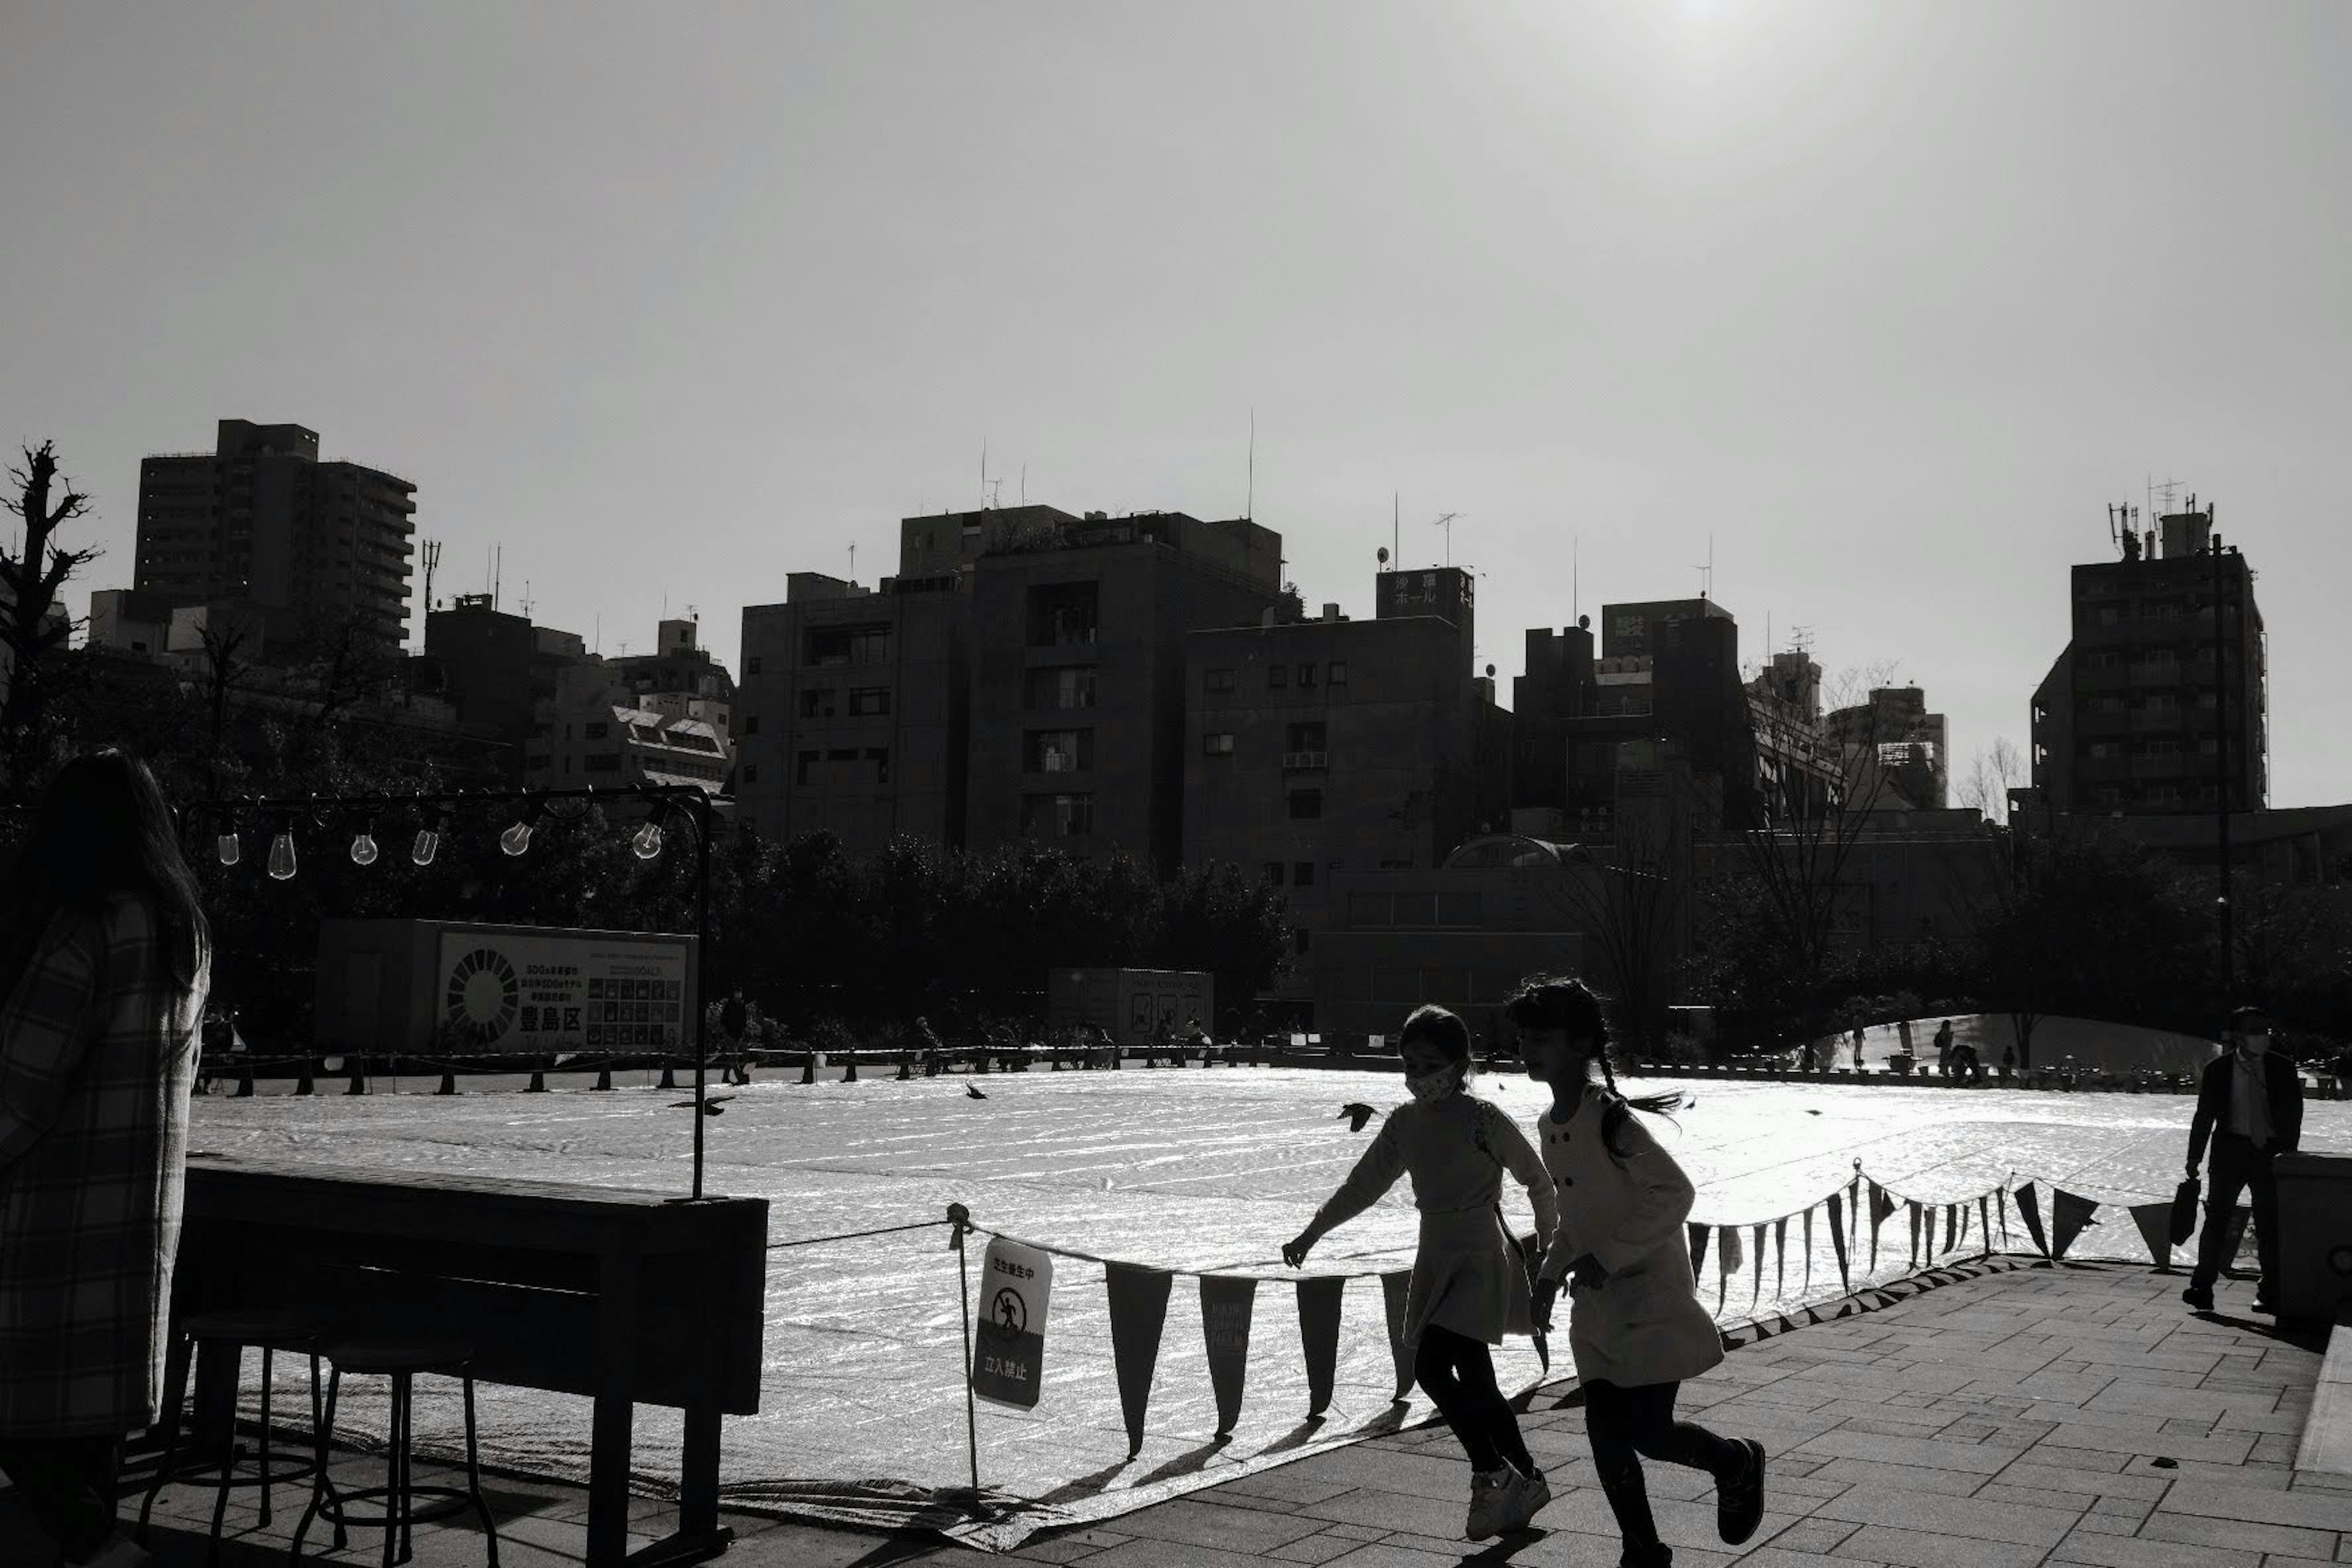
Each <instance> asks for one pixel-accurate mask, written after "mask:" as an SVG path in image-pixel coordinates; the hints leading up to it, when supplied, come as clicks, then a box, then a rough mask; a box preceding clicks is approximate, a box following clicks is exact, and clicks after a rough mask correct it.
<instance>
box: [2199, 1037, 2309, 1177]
mask: <svg viewBox="0 0 2352 1568" xmlns="http://www.w3.org/2000/svg"><path fill="white" fill-rule="evenodd" d="M2237 1058H2238V1053H2237V1051H2236V1050H2235V1049H2231V1050H2227V1051H2224V1052H2222V1053H2221V1055H2220V1056H2218V1057H2216V1058H2213V1059H2212V1060H2211V1061H2210V1062H2208V1063H2206V1064H2205V1077H2204V1079H2203V1080H2202V1081H2201V1082H2200V1084H2199V1085H2198V1088H2197V1115H2196V1117H2195V1119H2194V1120H2192V1121H2190V1122H2189V1164H2191V1165H2195V1164H2198V1163H2200V1162H2202V1161H2203V1160H2204V1158H2205V1143H2206V1141H2207V1140H2208V1139H2210V1137H2211V1136H2212V1135H2213V1133H2214V1132H2215V1131H2217V1130H2219V1131H2228V1130H2229V1126H2230V1098H2231V1087H2232V1086H2233V1085H2234V1084H2235V1083H2236V1082H2237V1079H2238V1060H2237ZM2263 1088H2264V1089H2266V1090H2268V1091H2269V1094H2270V1113H2271V1132H2272V1138H2271V1144H2270V1148H2271V1152H2273V1153H2281V1152H2285V1151H2287V1150H2290V1149H2294V1148H2296V1147H2298V1146H2299V1145H2300V1144H2301V1143H2302V1142H2303V1079H2300V1078H2298V1077H2296V1076H2295V1070H2294V1061H2293V1060H2292V1059H2291V1058H2287V1057H2285V1056H2284V1055H2282V1054H2280V1052H2279V1050H2278V1047H2275V1046H2273V1047H2272V1048H2271V1049H2270V1050H2269V1052H2267V1053H2266V1054H2265V1055H2264V1056H2263Z"/></svg>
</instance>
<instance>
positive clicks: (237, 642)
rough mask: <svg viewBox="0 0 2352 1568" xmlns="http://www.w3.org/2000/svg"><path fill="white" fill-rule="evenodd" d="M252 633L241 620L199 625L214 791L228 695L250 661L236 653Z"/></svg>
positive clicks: (208, 764) (217, 778) (198, 633)
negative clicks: (223, 623)
mask: <svg viewBox="0 0 2352 1568" xmlns="http://www.w3.org/2000/svg"><path fill="white" fill-rule="evenodd" d="M251 636H252V628H251V627H250V626H246V625H245V624H243V623H242V622H232V623H231V624H230V625H228V626H214V625H213V624H212V622H211V620H210V618H209V617H207V618H206V620H205V623H204V624H203V625H201V626H198V627H197V628H196V640H197V642H198V643H200V644H202V645H203V647H204V655H205V712H206V713H207V714H208V715H210V717H211V719H212V748H211V754H210V756H209V758H208V759H207V763H206V765H207V766H208V767H209V768H210V769H211V770H212V775H213V784H214V793H215V794H217V793H218V792H219V784H220V759H221V754H222V753H221V748H222V746H223V744H224V743H225V742H226V740H227V735H228V694H229V692H230V691H232V690H233V689H235V688H236V679H237V677H239V676H241V675H243V674H244V673H245V671H246V669H247V661H246V660H244V659H241V658H237V657H236V652H237V649H239V648H241V647H244V646H245V645H246V642H247V639H248V638H249V637H251Z"/></svg>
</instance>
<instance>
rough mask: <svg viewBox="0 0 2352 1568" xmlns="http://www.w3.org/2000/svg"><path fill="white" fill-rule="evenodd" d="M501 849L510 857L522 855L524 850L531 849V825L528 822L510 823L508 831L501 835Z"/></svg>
mask: <svg viewBox="0 0 2352 1568" xmlns="http://www.w3.org/2000/svg"><path fill="white" fill-rule="evenodd" d="M499 848H501V849H503V850H505V851H506V852H507V853H508V854H509V855H520V854H521V853H522V852H523V851H524V850H526V849H528V848H530V823H528V822H515V823H509V825H508V826H507V830H506V831H505V832H504V833H501V834H499Z"/></svg>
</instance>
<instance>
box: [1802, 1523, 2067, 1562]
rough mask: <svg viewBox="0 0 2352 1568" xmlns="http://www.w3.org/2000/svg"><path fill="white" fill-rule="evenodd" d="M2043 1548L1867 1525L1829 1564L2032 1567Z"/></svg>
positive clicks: (1848, 1538) (1839, 1550)
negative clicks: (1965, 1539) (1961, 1538)
mask: <svg viewBox="0 0 2352 1568" xmlns="http://www.w3.org/2000/svg"><path fill="white" fill-rule="evenodd" d="M2043 1552H2044V1549H2043V1548H2042V1547H2039V1546H2019V1545H2015V1544H2012V1543H2011V1542H1999V1541H1964V1540H1955V1539H1953V1538H1952V1537H1950V1536H1944V1535H1932V1534H1928V1533H1927V1532H1925V1531H1916V1530H1896V1529H1893V1528H1891V1527H1889V1526H1886V1525H1883V1524H1868V1525H1864V1526H1863V1528H1861V1529H1860V1530H1857V1531H1854V1532H1853V1534H1852V1535H1849V1536H1847V1537H1846V1538H1845V1540H1844V1541H1843V1542H1841V1543H1840V1544H1839V1546H1838V1549H1837V1551H1836V1552H1833V1553H1832V1556H1831V1561H1832V1562H1834V1563H1840V1564H1843V1563H1850V1562H1853V1561H1855V1560H1859V1561H1862V1562H1864V1563H1888V1564H1893V1565H1895V1568H2036V1565H2037V1564H2039V1563H2041V1562H2042V1557H2043Z"/></svg>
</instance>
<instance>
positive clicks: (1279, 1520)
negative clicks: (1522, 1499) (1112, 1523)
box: [1118, 1490, 1417, 1552]
mask: <svg viewBox="0 0 2352 1568" xmlns="http://www.w3.org/2000/svg"><path fill="white" fill-rule="evenodd" d="M1215 1496H1216V1493H1215V1492H1214V1491H1213V1490H1212V1491H1205V1492H1197V1493H1194V1494H1193V1495H1192V1496H1191V1497H1182V1498H1178V1499H1176V1500H1174V1501H1173V1502H1163V1503H1160V1504H1158V1505H1156V1506H1154V1507H1151V1508H1147V1509H1141V1510H1138V1511H1136V1512H1134V1513H1129V1514H1121V1515H1120V1516H1119V1521H1118V1528H1119V1531H1120V1533H1121V1534H1124V1535H1131V1536H1136V1537H1139V1538H1140V1539H1142V1540H1146V1541H1173V1542H1181V1543H1182V1544H1184V1545H1187V1546H1211V1547H1215V1548H1217V1549H1219V1550H1221V1551H1226V1552H1263V1551H1265V1549H1266V1548H1267V1547H1269V1546H1279V1545H1281V1544H1282V1543H1283V1542H1286V1541H1296V1540H1297V1539H1298V1538H1299V1537H1300V1536H1302V1535H1312V1534H1314V1533H1315V1532H1316V1531H1318V1530H1321V1529H1322V1528H1323V1525H1324V1522H1325V1521H1322V1520H1319V1519H1301V1518H1299V1517H1298V1516H1297V1515H1296V1514H1289V1513H1267V1512H1265V1511H1263V1510H1258V1509H1244V1508H1233V1507H1229V1506H1226V1505H1225V1504H1223V1503H1220V1502H1217V1501H1215V1500H1214V1498H1215ZM1416 1501H1417V1500H1416Z"/></svg>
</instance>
